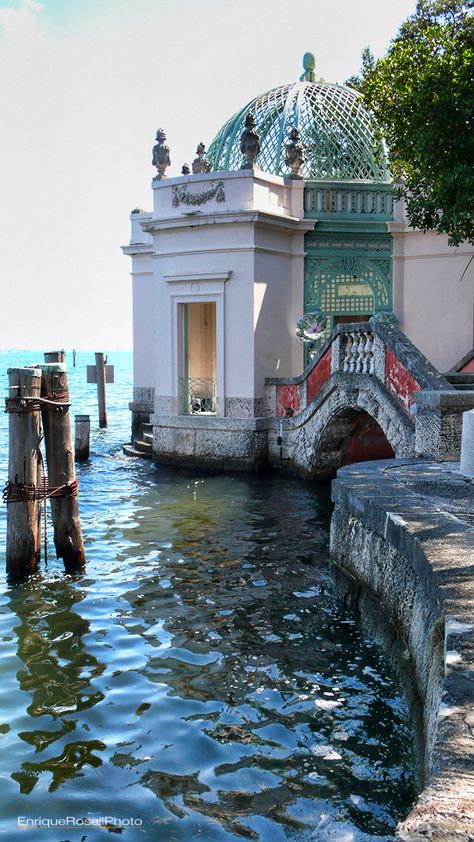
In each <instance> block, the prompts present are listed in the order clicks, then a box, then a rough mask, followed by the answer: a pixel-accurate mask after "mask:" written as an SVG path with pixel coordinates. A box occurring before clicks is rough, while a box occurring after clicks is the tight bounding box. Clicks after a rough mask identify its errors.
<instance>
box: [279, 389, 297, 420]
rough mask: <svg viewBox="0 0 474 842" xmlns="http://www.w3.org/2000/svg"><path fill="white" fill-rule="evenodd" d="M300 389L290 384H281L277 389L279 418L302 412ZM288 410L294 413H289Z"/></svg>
mask: <svg viewBox="0 0 474 842" xmlns="http://www.w3.org/2000/svg"><path fill="white" fill-rule="evenodd" d="M300 405H301V402H300V387H299V385H298V384H297V385H292V384H290V383H281V384H280V385H278V386H277V387H276V414H277V417H278V418H284V417H285V415H288V414H290V415H293V413H296V412H299V411H300ZM288 410H293V412H290V413H288Z"/></svg>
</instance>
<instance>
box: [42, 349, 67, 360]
mask: <svg viewBox="0 0 474 842" xmlns="http://www.w3.org/2000/svg"><path fill="white" fill-rule="evenodd" d="M44 361H45V363H64V362H66V351H45V352H44Z"/></svg>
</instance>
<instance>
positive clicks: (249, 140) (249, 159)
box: [240, 111, 260, 170]
mask: <svg viewBox="0 0 474 842" xmlns="http://www.w3.org/2000/svg"><path fill="white" fill-rule="evenodd" d="M240 151H241V152H242V155H243V156H244V159H245V160H244V162H243V163H242V164H241V167H240V169H241V170H251V169H253V168H254V166H255V159H256V157H257V155H258V153H259V152H260V136H259V135H258V134H257V132H256V123H255V117H254V116H253V114H252V113H251V112H250V111H249V112H248V114H247V116H246V118H245V130H244V131H243V132H242V134H241V136H240Z"/></svg>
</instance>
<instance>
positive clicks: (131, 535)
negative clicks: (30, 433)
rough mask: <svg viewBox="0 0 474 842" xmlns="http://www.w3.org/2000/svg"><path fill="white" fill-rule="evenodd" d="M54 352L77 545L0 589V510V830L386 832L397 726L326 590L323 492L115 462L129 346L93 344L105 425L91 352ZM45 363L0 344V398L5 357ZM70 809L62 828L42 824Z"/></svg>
mask: <svg viewBox="0 0 474 842" xmlns="http://www.w3.org/2000/svg"><path fill="white" fill-rule="evenodd" d="M68 356H69V382H70V388H71V393H72V400H73V408H72V411H73V413H90V415H91V420H92V437H91V445H92V452H91V458H90V461H89V463H87V464H84V465H82V466H79V467H78V476H79V482H80V508H81V520H82V526H83V531H84V536H85V543H86V552H87V560H88V563H87V570H86V572H85V573H84V574H83V575H81V576H77V577H71V576H66V575H65V574H64V572H63V569H62V562H58V561H56V559H55V557H54V547H53V546H52V544H51V542H50V546H49V558H48V561H47V562H46V563H45V562H44V561H43V562H42V565H41V573H39V574H38V575H37V576H36V577H34V578H33V579H32V580H31V581H29V582H27V583H25V584H21V585H16V586H8V584H7V583H6V581H5V576H4V567H5V565H4V557H5V524H6V510H5V506H4V505H2V506H0V555H1V571H0V572H1V577H2V582H1V590H0V624H1V630H0V634H1V641H2V643H1V660H0V665H1V686H2V693H1V710H0V745H1V746H2V751H1V753H0V774H1V778H2V780H1V788H0V798H1V817H2V822H1V833H0V835H3V838H5V839H8V840H16V839H22V840H25V839H29V838H31V839H34V840H35V842H65V841H66V840H68V841H69V840H71V842H72V840H78V842H79V840H81V842H96V840H99V839H103V838H104V839H105V838H106V836H105V835H104V834H106V833H107V830H106V829H100V828H98V827H95V826H93V825H91V824H87V822H89V823H90V822H93V821H98V820H99V819H100V818H101V817H109V819H110V821H111V822H112V824H115V827H109V831H110V832H116V833H119V834H120V837H121V838H122V839H124V840H127V842H129V841H130V842H133V841H134V840H137V842H139V840H160V842H161V841H162V842H175V840H182V841H183V842H190V840H194V839H200V840H205V841H206V842H208V840H209V842H210V841H211V840H216V842H217V841H218V840H219V842H220V841H221V840H226V841H228V842H230V840H239V839H242V838H244V839H255V840H261V842H283V840H295V842H296V841H297V840H298V842H303V841H304V840H318V842H324V841H325V840H327V841H328V842H329V840H337V841H338V842H357V840H365V839H367V838H372V836H373V835H376V836H378V837H379V838H383V837H384V836H385V837H386V836H387V835H390V833H391V831H392V830H393V828H394V826H395V823H396V821H397V820H398V819H400V818H402V817H404V816H405V815H406V814H407V812H408V811H409V808H410V805H411V803H412V802H413V799H414V797H415V773H414V758H413V754H412V747H413V735H412V732H411V728H410V724H409V720H408V714H407V708H406V704H405V702H404V700H403V698H402V696H401V693H400V688H399V685H398V683H397V680H396V678H395V677H394V675H393V673H392V671H391V670H390V667H389V665H388V662H387V660H386V658H385V657H384V655H383V653H382V651H381V650H380V649H379V647H378V646H377V645H376V644H375V643H374V641H373V640H371V639H370V638H369V637H367V635H366V634H365V633H364V631H363V629H362V628H361V626H360V625H359V624H358V622H357V621H356V618H355V617H354V615H353V614H351V613H350V612H349V611H348V610H346V609H345V608H344V607H343V606H342V605H341V603H340V602H339V601H338V600H337V599H336V597H335V596H334V595H333V593H332V591H331V585H330V580H329V577H328V556H327V545H328V523H329V516H330V505H329V494H328V489H327V488H326V487H323V488H318V487H317V486H314V485H310V484H306V483H303V482H300V481H297V480H292V479H285V478H280V477H273V476H270V477H264V478H259V477H253V476H202V475H200V474H198V473H192V472H187V473H184V472H176V471H172V470H166V469H160V468H157V467H155V466H154V465H152V464H151V463H150V462H146V461H142V460H138V461H137V460H131V459H128V458H127V457H125V456H123V455H122V452H121V444H122V443H123V441H126V440H127V439H128V436H129V428H130V417H129V412H128V409H127V404H128V401H129V400H130V396H131V380H132V377H131V356H130V354H127V353H123V352H122V353H113V354H110V355H109V362H112V363H113V364H114V365H115V375H116V383H115V385H110V386H109V387H108V407H109V427H108V428H107V429H106V430H99V428H98V424H97V408H96V394H95V387H94V386H88V385H87V384H86V374H85V365H86V364H87V363H93V355H92V354H85V353H78V356H77V367H76V368H72V367H71V366H72V358H71V355H68ZM41 359H42V355H41V354H40V353H34V352H10V353H8V354H6V353H3V354H0V361H1V365H0V382H1V384H2V387H3V392H2V394H3V395H6V370H7V368H8V367H9V366H14V365H23V364H28V363H34V362H37V361H41ZM7 425H8V417H7V416H6V415H4V414H3V413H2V414H1V415H0V481H1V483H2V485H3V483H4V482H5V481H6V476H7ZM49 535H50V537H51V535H52V529H51V528H50V531H49ZM18 817H20V822H19V824H20V825H25V824H26V823H27V821H29V822H32V821H34V820H36V822H37V825H38V823H39V821H40V820H41V822H42V824H40V825H39V826H37V827H36V829H34V830H33V829H30V830H24V829H22V828H21V827H18ZM66 817H70V818H71V819H72V818H75V819H76V820H77V823H78V825H79V826H78V827H75V828H73V827H71V826H69V827H63V828H59V827H57V826H56V827H55V826H50V827H48V826H47V824H46V823H47V822H49V823H50V825H54V823H55V822H57V821H58V820H59V819H62V820H64V819H66ZM132 820H133V821H134V822H135V825H134V826H130V825H129V826H127V822H131V821H132ZM121 824H122V827H120V825H121Z"/></svg>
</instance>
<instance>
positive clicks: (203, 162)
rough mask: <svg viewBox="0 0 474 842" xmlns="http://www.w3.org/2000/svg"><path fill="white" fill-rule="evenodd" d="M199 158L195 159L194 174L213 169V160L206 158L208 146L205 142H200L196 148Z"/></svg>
mask: <svg viewBox="0 0 474 842" xmlns="http://www.w3.org/2000/svg"><path fill="white" fill-rule="evenodd" d="M196 152H197V158H195V159H194V161H193V173H194V175H200V174H201V173H206V172H210V169H211V162H210V161H208V160H207V158H206V147H205V146H204V143H199V144H198V147H197V149H196Z"/></svg>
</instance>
